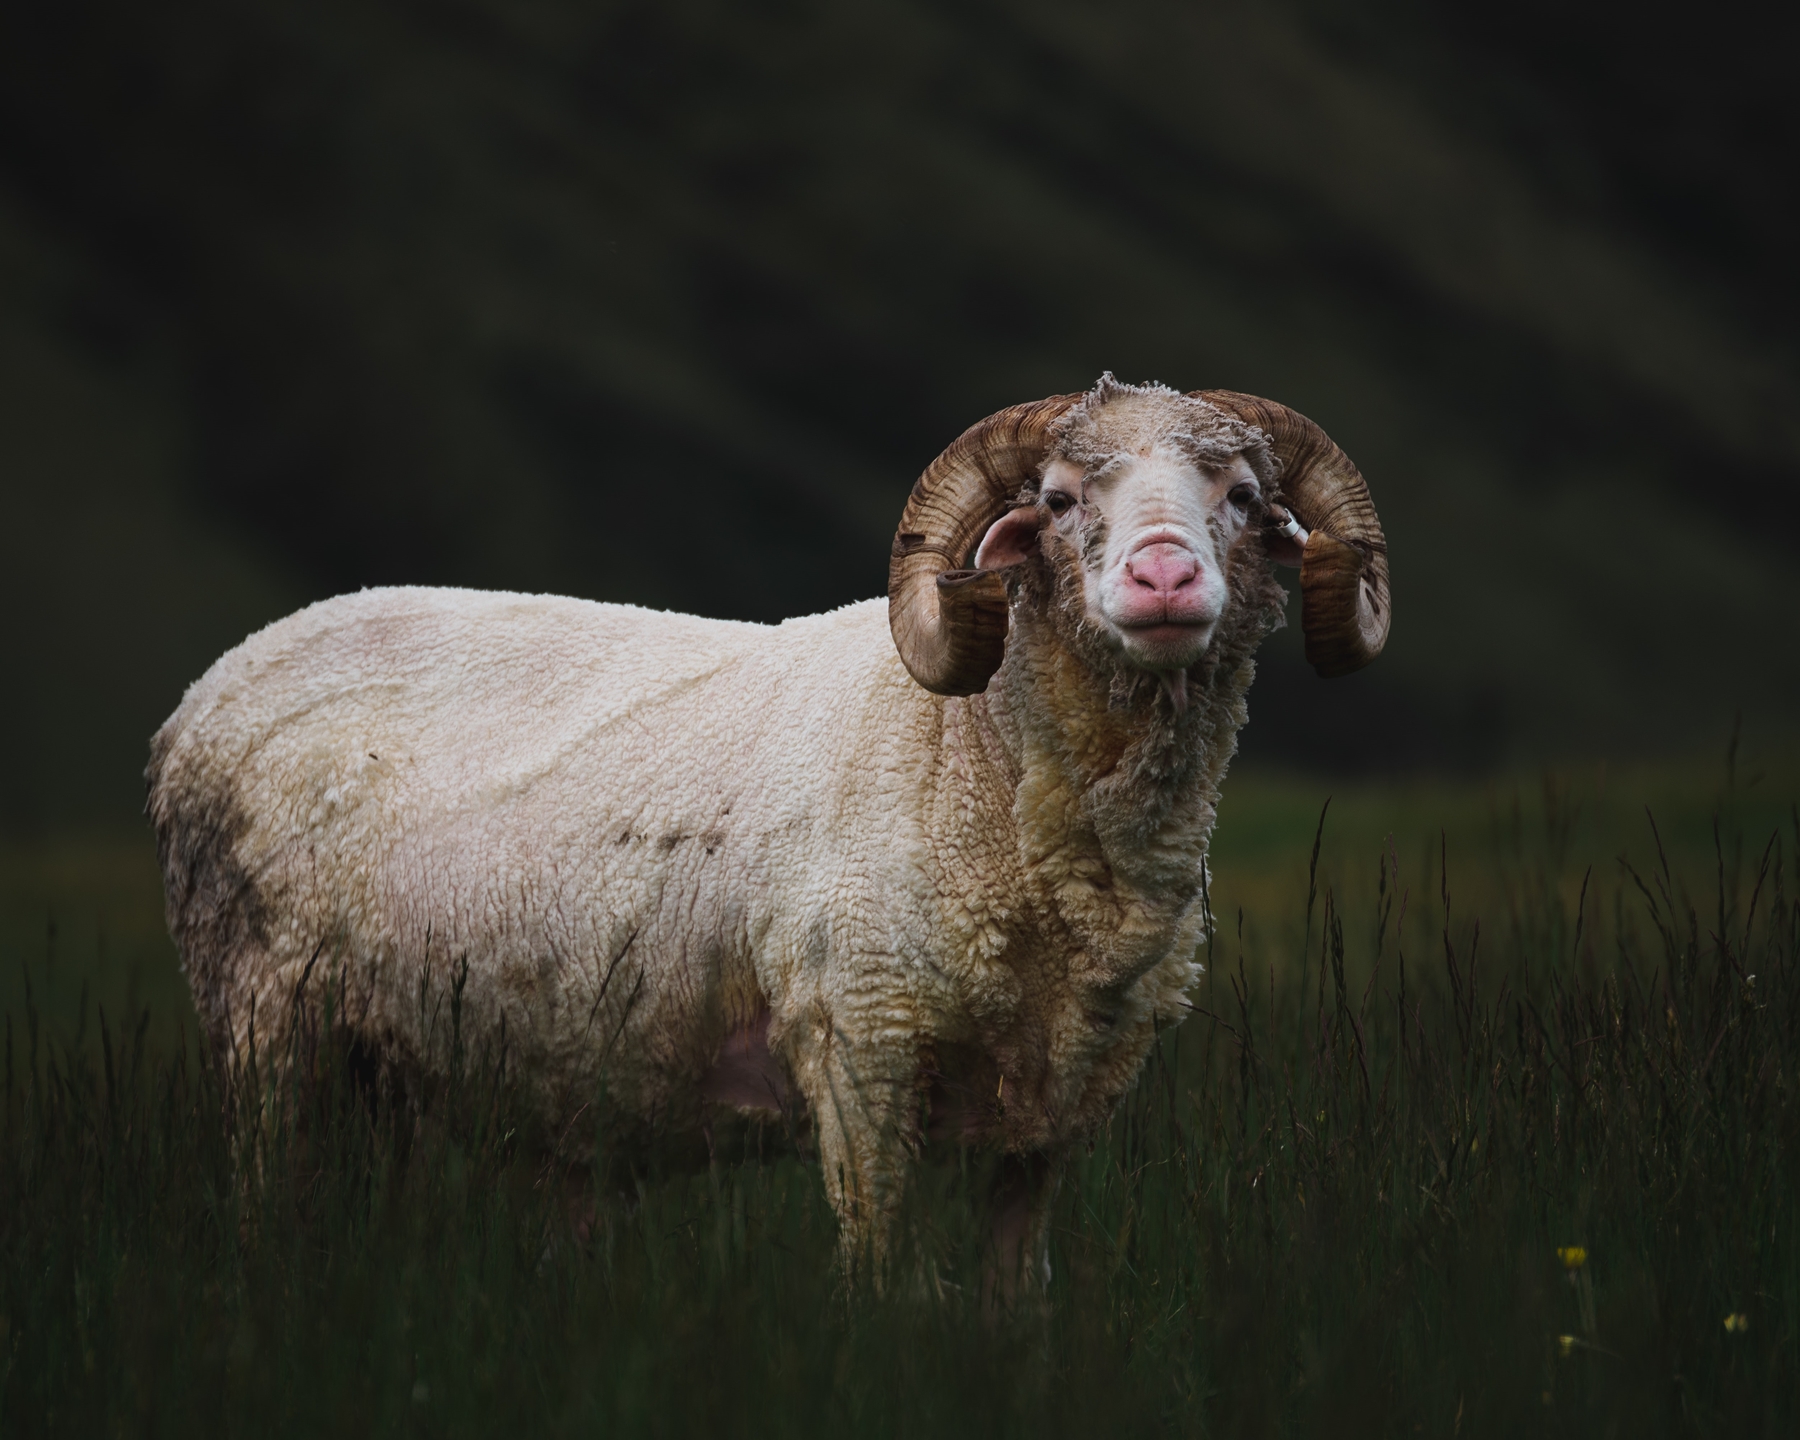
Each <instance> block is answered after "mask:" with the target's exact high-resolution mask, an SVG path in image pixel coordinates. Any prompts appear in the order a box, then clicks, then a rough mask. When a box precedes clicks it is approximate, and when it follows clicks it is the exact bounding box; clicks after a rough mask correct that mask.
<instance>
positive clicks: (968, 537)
mask: <svg viewBox="0 0 1800 1440" xmlns="http://www.w3.org/2000/svg"><path fill="white" fill-rule="evenodd" d="M1080 398H1081V396H1080V395H1056V396H1052V397H1051V398H1050V399H1048V400H1037V401H1034V402H1032V403H1031V404H1029V405H1014V406H1012V407H1011V408H1010V409H1006V410H1002V411H1000V413H999V414H997V415H990V416H988V418H987V419H985V420H983V421H981V422H979V423H978V424H975V425H972V426H970V427H969V429H967V430H965V431H964V432H963V433H962V435H960V436H959V437H958V438H957V439H956V440H955V441H954V442H953V443H952V444H951V445H950V447H949V449H947V450H945V451H944V453H943V454H942V455H940V456H938V457H937V459H935V460H933V461H932V462H931V464H930V465H928V466H926V467H925V473H924V474H923V475H921V476H920V477H919V478H918V480H917V481H915V482H914V484H913V488H912V495H911V497H910V498H909V499H908V500H907V502H906V510H905V512H904V513H903V514H902V515H901V517H900V528H899V529H898V530H897V531H895V533H894V548H893V552H892V555H891V556H890V558H889V560H888V627H889V628H890V629H891V630H892V631H893V634H894V648H895V649H896V650H898V651H899V652H900V659H901V660H902V662H904V664H905V665H906V668H907V670H908V671H910V672H911V674H912V677H913V679H915V680H917V681H918V682H919V683H920V684H921V685H923V686H924V687H925V688H926V689H927V690H930V691H933V692H934V693H936V694H938V695H977V694H979V693H980V692H981V691H983V690H985V689H987V683H988V681H989V680H990V679H991V678H992V677H993V674H994V672H995V671H996V670H998V669H999V668H1000V661H1001V658H1002V657H1003V656H1004V655H1005V653H1006V624H1007V602H1006V580H1005V578H1004V576H1003V575H1002V573H1001V572H1000V571H998V570H968V569H964V568H963V567H964V566H965V564H966V563H967V561H968V558H969V551H970V550H971V549H972V548H973V547H974V545H975V543H976V542H977V541H978V540H980V539H981V537H982V536H983V535H984V534H986V533H987V528H988V526H990V525H992V524H993V523H994V521H996V520H998V519H999V518H1000V517H1001V516H1002V515H1003V514H1005V513H1006V511H1008V510H1009V509H1011V508H1012V507H1013V506H1014V505H1015V504H1016V503H1017V502H1018V497H1019V490H1020V487H1021V486H1023V485H1024V483H1025V482H1026V481H1027V480H1028V479H1031V478H1033V477H1035V476H1036V474H1037V472H1038V467H1039V466H1040V465H1042V464H1043V462H1044V452H1045V450H1046V448H1047V432H1048V431H1049V429H1050V426H1051V423H1052V422H1053V421H1055V419H1056V418H1057V416H1059V415H1061V414H1062V413H1063V411H1065V410H1067V409H1068V408H1069V407H1070V406H1071V405H1073V404H1074V403H1075V402H1076V401H1077V400H1079V399H1080Z"/></svg>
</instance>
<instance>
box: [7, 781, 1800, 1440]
mask: <svg viewBox="0 0 1800 1440" xmlns="http://www.w3.org/2000/svg"><path fill="white" fill-rule="evenodd" d="M1537 809H1538V814H1537V815H1536V816H1535V817H1534V818H1532V819H1531V820H1530V821H1529V823H1527V822H1526V821H1524V820H1521V821H1520V823H1519V824H1517V825H1513V824H1512V823H1511V820H1510V818H1509V816H1508V814H1507V813H1506V810H1505V807H1500V809H1499V810H1497V812H1496V813H1497V815H1498V818H1499V823H1498V824H1497V826H1496V829H1495V836H1494V839H1493V843H1492V844H1491V846H1490V847H1489V848H1487V849H1486V850H1485V851H1483V853H1482V855H1481V859H1480V862H1479V864H1477V865H1472V866H1470V867H1468V868H1469V870H1470V872H1471V874H1470V877H1469V883H1468V888H1469V889H1470V890H1471V891H1474V892H1478V893H1479V895H1480V898H1481V905H1480V907H1479V913H1477V909H1478V907H1477V906H1475V905H1474V904H1473V903H1472V902H1470V901H1467V900H1465V899H1463V898H1462V893H1461V891H1459V888H1458V885H1459V880H1460V879H1461V877H1462V867H1461V866H1459V861H1458V857H1457V852H1456V850H1455V849H1453V848H1452V847H1451V846H1450V845H1449V844H1448V843H1447V842H1446V841H1445V840H1444V839H1443V837H1442V836H1441V835H1438V834H1434V835H1432V836H1431V837H1430V839H1431V844H1430V855H1431V859H1430V867H1429V873H1427V868H1426V864H1425V858H1424V857H1425V855H1426V849H1427V846H1426V841H1427V836H1426V833H1425V827H1423V826H1419V827H1416V829H1415V831H1414V833H1411V834H1406V835H1401V836H1398V837H1396V838H1395V839H1394V840H1392V841H1390V842H1386V843H1383V844H1380V845H1379V846H1376V847H1372V851H1373V853H1369V854H1367V855H1364V856H1362V857H1360V864H1358V865H1357V869H1358V870H1360V872H1361V874H1362V875H1364V876H1365V877H1366V878H1365V879H1364V880H1363V881H1362V882H1360V883H1355V882H1347V881H1345V880H1344V879H1343V878H1342V875H1341V874H1338V873H1336V872H1335V871H1334V870H1333V868H1332V865H1331V863H1330V846H1329V842H1326V843H1325V845H1324V850H1325V855H1326V859H1325V861H1324V862H1321V860H1320V858H1319V857H1320V854H1321V846H1320V843H1318V842H1314V843H1311V844H1307V843H1302V844H1301V845H1300V846H1298V847H1296V857H1295V863H1296V865H1297V867H1298V871H1299V875H1300V877H1301V878H1300V879H1299V881H1298V882H1297V883H1296V884H1295V886H1294V889H1293V892H1292V893H1291V894H1290V895H1288V896H1287V897H1285V899H1284V900H1282V901H1281V902H1280V903H1278V904H1275V905H1272V906H1271V907H1270V908H1269V909H1268V910H1267V911H1266V913H1254V912H1253V913H1243V912H1240V911H1239V910H1238V908H1237V907H1236V906H1235V905H1232V904H1231V903H1229V890H1228V887H1227V885H1226V883H1225V880H1224V878H1223V877H1222V878H1221V882H1220V886H1219V889H1220V894H1219V895H1218V896H1217V897H1216V900H1215V904H1216V906H1217V908H1218V909H1219V910H1220V912H1221V913H1220V915H1219V925H1218V928H1217V931H1216V934H1215V936H1214V938H1213V940H1212V942H1211V943H1210V944H1209V946H1208V947H1207V955H1206V957H1205V958H1207V959H1209V961H1210V965H1209V972H1208V976H1207V978H1206V979H1205V980H1204V981H1203V982H1202V984H1201V986H1200V989H1199V991H1198V992H1197V993H1196V995H1195V996H1194V1003H1195V1007H1196V1010H1195V1013H1194V1014H1193V1015H1192V1016H1191V1017H1190V1018H1189V1020H1188V1022H1187V1023H1186V1024H1184V1025H1183V1026H1181V1027H1180V1028H1179V1029H1177V1030H1175V1031H1173V1032H1172V1033H1170V1034H1168V1035H1167V1036H1165V1037H1164V1039H1163V1041H1162V1043H1161V1044H1160V1045H1159V1047H1158V1049H1157V1051H1156V1053H1155V1055H1154V1056H1153V1058H1152V1061H1151V1063H1150V1065H1149V1066H1148V1067H1147V1069H1146V1071H1145V1073H1144V1075H1143V1077H1142V1079H1141V1081H1140V1083H1139V1085H1138V1086H1137V1087H1136V1089H1135V1090H1134V1091H1133V1092H1132V1094H1131V1095H1130V1096H1129V1097H1128V1100H1127V1102H1126V1104H1125V1105H1124V1106H1123V1107H1122V1108H1121V1110H1120V1112H1119V1114H1118V1115H1117V1116H1116V1117H1115V1120H1114V1122H1113V1124H1112V1126H1111V1127H1110V1129H1109V1130H1108V1132H1107V1133H1106V1134H1104V1135H1103V1136H1101V1137H1099V1138H1098V1139H1097V1140H1096V1142H1095V1144H1094V1145H1093V1147H1092V1148H1091V1149H1089V1150H1086V1151H1084V1152H1082V1153H1080V1154H1078V1155H1076V1156H1075V1157H1074V1158H1073V1160H1072V1163H1071V1165H1070V1168H1069V1172H1068V1175H1067V1178H1066V1180H1065V1183H1064V1187H1063V1191H1062V1194H1061V1197H1060V1200H1059V1205H1058V1226H1057V1233H1056V1238H1055V1245H1054V1256H1053V1258H1054V1264H1055V1268H1056V1272H1057V1274H1056V1280H1055V1282H1054V1285H1053V1288H1052V1293H1051V1296H1050V1299H1049V1302H1048V1304H1047V1305H1045V1306H1043V1307H1035V1306H1034V1307H1032V1308H1030V1309H1029V1310H1028V1311H1027V1312H1026V1313H1022V1314H1019V1315H1015V1316H1010V1317H1004V1318H1001V1319H999V1320H996V1319H994V1318H993V1317H992V1316H991V1315H987V1314H984V1313H983V1307H982V1304H981V1302H980V1298H979V1297H980V1293H981V1283H980V1273H981V1265H982V1258H983V1231H984V1225H983V1219H982V1214H981V1207H980V1206H979V1205H978V1204H977V1203H976V1200H975V1198H974V1197H976V1196H977V1195H978V1194H980V1193H982V1191H983V1187H984V1183H985V1180H986V1178H987V1172H988V1170H989V1169H990V1167H991V1161H988V1160H985V1159H983V1158H982V1157H979V1156H971V1155H967V1154H964V1153H961V1152H958V1151H955V1150H945V1151H941V1152H937V1151H934V1152H933V1153H931V1154H929V1155H927V1156H925V1157H924V1160H923V1164H922V1167H921V1180H920V1183H919V1185H918V1187H917V1190H916V1193H915V1194H914V1195H913V1196H912V1197H911V1201H910V1203H909V1208H908V1215H907V1235H908V1240H907V1243H906V1244H905V1245H904V1246H902V1247H901V1258H900V1259H899V1260H898V1261H897V1268H896V1272H895V1275H894V1277H893V1279H892V1282H891V1283H890V1284H889V1286H888V1287H887V1290H886V1292H885V1293H884V1294H883V1295H882V1296H880V1297H876V1296H874V1295H872V1294H869V1293H861V1294H857V1295H855V1296H846V1295H845V1294H844V1293H843V1292H842V1288H841V1286H840V1284H839V1282H838V1279H837V1276H836V1274H835V1271H834V1269H833V1263H832V1257H833V1226H832V1222H831V1217H830V1213H829V1208H828V1206H827V1205H826V1203H825V1200H824V1196H823V1191H822V1187H821V1185H820V1183H819V1181H818V1178H817V1176H816V1174H815V1173H814V1171H813V1169H812V1168H811V1167H809V1166H808V1165H807V1163H806V1162H805V1160H804V1158H803V1157H794V1156H792V1155H786V1154H780V1155H777V1154H775V1153H774V1152H772V1151H770V1152H767V1153H758V1151H757V1150H756V1149H755V1148H754V1147H752V1148H749V1149H747V1150H746V1152H745V1153H744V1154H743V1155H741V1156H739V1155H721V1156H718V1157H716V1159H715V1161H714V1163H713V1164H712V1165H711V1166H710V1167H707V1168H704V1169H701V1170H699V1171H698V1172H689V1171H682V1170H679V1169H677V1168H674V1167H673V1166H672V1165H671V1166H668V1167H665V1166H663V1165H662V1164H660V1163H659V1162H658V1161H657V1158H656V1157H654V1156H652V1157H650V1158H649V1160H647V1161H646V1160H643V1159H642V1158H641V1157H640V1158H638V1159H635V1160H628V1159H627V1158H625V1157H613V1156H607V1155H605V1154H602V1155H601V1156H600V1157H599V1158H598V1159H597V1161H596V1163H595V1166H594V1167H593V1171H592V1174H591V1176H590V1177H589V1183H588V1186H587V1192H586V1193H587V1198H586V1199H585V1200H581V1201H580V1202H579V1203H574V1204H572V1203H571V1197H572V1194H573V1193H574V1189H575V1188H578V1187H572V1185H571V1182H570V1179H569V1177H567V1176H565V1175H564V1174H562V1173H561V1172H560V1171H559V1169H558V1167H557V1166H556V1165H554V1164H552V1163H548V1162H546V1161H545V1160H544V1159H543V1158H542V1156H541V1155H540V1154H539V1153H538V1152H537V1151H536V1150H535V1149H533V1148H532V1147H530V1146H528V1145H526V1144H525V1143H523V1142H522V1141H521V1139H520V1134H519V1131H518V1128H517V1127H516V1126H515V1125H514V1123H513V1121H512V1120H511V1118H509V1117H510V1114H511V1111H510V1104H509V1100H508V1097H507V1093H506V1089H505V1085H504V1083H503V1082H502V1077H501V1076H500V1074H499V1072H498V1071H497V1069H496V1068H495V1067H493V1066H490V1065H487V1064H485V1063H483V1062H480V1061H474V1060H472V1061H471V1062H470V1063H469V1065H468V1067H467V1068H466V1071H465V1072H464V1073H463V1074H462V1076H461V1078H460V1080H459V1082H458V1083H457V1084H454V1085H452V1086H450V1087H448V1088H447V1089H446V1090H445V1092H444V1093H442V1094H440V1095H437V1096H434V1097H432V1098H431V1100H430V1101H429V1102H428V1103H427V1104H425V1106H424V1107H423V1109H422V1110H421V1111H419V1112H418V1113H413V1112H406V1113H402V1112H401V1111H399V1110H397V1109H395V1108H394V1107H393V1106H392V1105H390V1104H388V1103H387V1102H386V1101H385V1100H383V1099H381V1098H380V1097H379V1095H375V1096H373V1097H372V1096H371V1095H370V1094H369V1093H368V1092H367V1091H366V1090H365V1089H362V1088H359V1086H358V1084H357V1082H356V1076H355V1072H354V1067H353V1066H351V1065H349V1064H347V1063H344V1062H343V1061H342V1059H341V1057H339V1058H334V1053H333V1052H332V1050H331V1048H330V1046H329V1045H327V1046H325V1047H324V1048H323V1049H322V1050H321V1052H320V1055H319V1057H318V1060H317V1063H316V1064H314V1065H313V1066H312V1067H311V1074H312V1077H313V1078H312V1080H311V1081H310V1082H309V1083H308V1084H307V1085H306V1086H304V1087H303V1088H302V1091H301V1093H299V1094H298V1095H296V1096H293V1097H289V1098H290V1099H291V1100H292V1101H293V1103H292V1104H289V1105H286V1106H282V1105H274V1106H271V1105H269V1104H266V1103H264V1102H265V1101H266V1100H267V1098H268V1097H267V1096H266V1095H263V1094H262V1093H261V1092H259V1091H258V1089H257V1087H256V1086H255V1085H254V1084H250V1083H246V1079H245V1077H244V1076H243V1075H242V1074H241V1073H240V1074H239V1075H238V1076H237V1077H236V1078H235V1080H230V1079H222V1078H221V1076H220V1074H219V1072H218V1071H217V1070H215V1069H214V1068H211V1067H209V1066H208V1065H207V1064H206V1063H203V1062H202V1061H201V1060H200V1059H199V1058H197V1053H196V1051H195V1049H194V1048H193V1047H192V1046H179V1045H177V1046H164V1047H158V1046H156V1045H154V1044H153V1043H148V1042H147V1041H146V1038H145V1037H146V1035H147V1034H149V1033H151V1032H150V1031H149V1030H147V1028H146V1027H147V1024H148V1021H147V1017H146V1016H145V1014H144V1013H143V1012H139V1014H137V1015H136V1016H135V1017H133V1018H131V1019H130V1020H129V1021H128V1022H127V1023H126V1024H125V1025H124V1026H123V1027H122V1028H116V1027H115V1026H114V1024H113V1022H112V1020H111V1018H110V1017H107V1016H105V1015H103V1013H102V1012H100V1011H98V1010H96V1009H92V1008H91V1007H90V1008H88V1009H87V1010H85V1011H84V1012H83V1014H84V1017H85V1018H84V1020H82V1021H78V1022H77V1023H76V1026H75V1027H73V1028H70V1027H67V1026H64V1027H61V1028H60V1030H59V1033H58V1034H57V1035H56V1036H55V1037H54V1038H52V1037H51V1035H50V1034H48V1033H47V1032H46V1029H45V1027H44V1025H43V1024H42V1023H41V1022H40V1021H39V1019H38V1017H37V1011H36V1005H35V996H34V997H33V999H32V1000H31V1001H30V1002H28V1003H27V1004H25V1005H24V1006H23V1007H22V1008H21V1009H20V1010H19V1011H18V1012H16V1013H15V1014H14V1015H13V1017H12V1020H11V1022H10V1028H9V1030H8V1035H7V1042H6V1043H7V1052H6V1088H5V1101H4V1116H3V1118H0V1429H4V1431H5V1432H6V1433H9V1434H26V1433H34V1432H54V1433H68V1434H101V1433H107V1434H110V1433H114V1432H118V1431H123V1432H129V1433H170V1434H175V1433H180V1434H184V1435H191V1434H194V1433H240V1434H251V1433H254V1434H257V1435H269V1434H290V1433H291V1434H296V1435H301V1434H304V1435H318V1434H321V1433H327V1432H329V1431H350V1432H356V1433H361V1432H367V1431H384V1432H403V1433H415V1432H416V1433H418V1434H421V1435H450V1434H495V1433H513V1432H518V1431H525V1430H536V1431H550V1432H554V1433H596V1432H598V1433H606V1434H614V1433H629V1434H652V1435H663V1434H668V1435H686V1434H693V1433H715V1434H716V1433H740V1432H745V1431H755V1432H758V1433H773V1434H796V1435H798V1434H810V1433H817V1432H819V1431H822V1430H826V1429H830V1430H831V1431H833V1432H836V1433H852V1434H856V1435H858V1436H863V1435H871V1436H882V1435H895V1436H901V1435H905V1436H914V1435H919V1434H925V1433H965V1432H966V1433H980V1434H1001V1435H1005V1434H1018V1435H1044V1434H1063V1433H1071V1434H1073V1433H1082V1434H1090V1435H1091V1434H1095V1433H1108V1434H1110V1433H1118V1432H1131V1433H1137V1432H1157V1431H1167V1432H1171V1433H1178V1434H1237V1433H1257V1434H1262V1433H1286V1434H1314V1433H1331V1434H1364V1433H1367V1434H1399V1435H1411V1434H1414V1433H1424V1434H1436V1435H1457V1434H1463V1435H1486V1434H1496V1435H1499V1434H1507V1435H1517V1434H1520V1433H1565V1432H1566V1433H1569V1434H1581V1435H1584V1436H1593V1435H1602V1434H1667V1433H1683V1434H1685V1433H1695V1434H1715V1433H1733V1434H1759V1433H1782V1434H1787V1433H1792V1431H1793V1429H1794V1426H1795V1424H1796V1423H1797V1422H1800V1356H1797V1354H1796V1342H1797V1339H1800V1336H1797V1333H1796V1324H1797V1321H1800V1294H1797V1281H1800V1267H1797V1264H1796V1259H1795V1246H1796V1241H1797V1238H1800V1237H1797V1236H1796V1232H1795V1221H1796V1219H1800V1204H1797V1200H1800V1191H1797V1189H1796V1185H1795V1182H1794V1170H1793V1163H1792V1161H1791V1160H1790V1158H1789V1157H1790V1155H1791V1154H1792V1153H1793V1147H1794V1144H1795V1142H1796V1141H1797V1140H1800V1134H1797V1133H1796V1129H1797V1119H1800V1111H1797V1110H1796V1106H1795V1094H1796V1089H1797V1087H1800V974H1797V973H1796V961H1797V959H1800V826H1796V825H1795V824H1794V822H1792V821H1790V822H1789V824H1788V825H1787V826H1785V827H1783V829H1781V830H1780V831H1772V832H1767V833H1749V832H1745V831H1743V830H1742V829H1741V828H1740V827H1738V826H1736V825H1735V824H1734V823H1733V821H1732V820H1731V818H1730V813H1731V812H1730V811H1729V809H1727V810H1726V811H1724V812H1722V814H1721V818H1720V820H1719V828H1718V830H1717V834H1716V839H1715V840H1714V843H1713V844H1712V845H1710V846H1696V845H1693V844H1688V843H1686V842H1684V846H1683V847H1682V848H1679V849H1678V850H1677V851H1676V852H1675V853H1673V854H1671V852H1670V848H1669V846H1668V845H1667V844H1666V843H1665V842H1666V841H1667V839H1668V837H1667V835H1660V836H1659V835H1658V834H1657V833H1656V832H1655V831H1653V829H1652V826H1651V823H1650V822H1648V821H1646V822H1645V824H1644V826H1643V828H1642V832H1641V841H1640V842H1639V843H1638V844H1637V845H1636V846H1635V848H1634V849H1633V850H1632V852H1631V853H1630V854H1628V855H1627V856H1626V858H1624V859H1622V860H1612V861H1606V862H1604V863H1601V862H1590V860H1588V859H1584V858H1581V857H1580V855H1579V854H1578V853H1577V851H1578V848H1579V847H1574V846H1571V844H1570V843H1569V826H1568V815H1567V807H1566V806H1564V807H1562V808H1561V809H1560V810H1559V806H1558V804H1557V803H1556V802H1555V800H1554V795H1552V798H1551V799H1550V800H1548V801H1546V802H1544V803H1543V804H1541V805H1539V806H1538V807H1537ZM1763 814H1764V818H1766V811H1765V812H1763ZM1324 833H1325V834H1327V835H1329V833H1330V832H1329V823H1328V822H1327V825H1326V829H1325V832H1324ZM1708 838H1712V837H1708ZM1403 857H1404V860H1405V863H1404V865H1403V863H1402V861H1403ZM1353 858H1354V857H1353ZM1309 862H1310V864H1309ZM1573 1247H1579V1249H1580V1250H1581V1251H1582V1252H1584V1254H1585V1259H1584V1260H1583V1262H1582V1263H1581V1264H1580V1265H1579V1266H1577V1267H1575V1268H1569V1266H1568V1264H1566V1263H1565V1258H1564V1257H1559V1254H1558V1251H1559V1249H1561V1250H1563V1251H1565V1252H1570V1251H1571V1250H1572V1248H1573ZM1575 1258H1576V1257H1575V1256H1574V1255H1573V1254H1572V1253H1569V1254H1568V1255H1567V1259H1568V1260H1571V1261H1572V1260H1573V1259H1575ZM1728 1317H1730V1318H1731V1325H1730V1326H1729V1328H1728V1326H1727V1324H1726V1321H1727V1318H1728Z"/></svg>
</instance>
